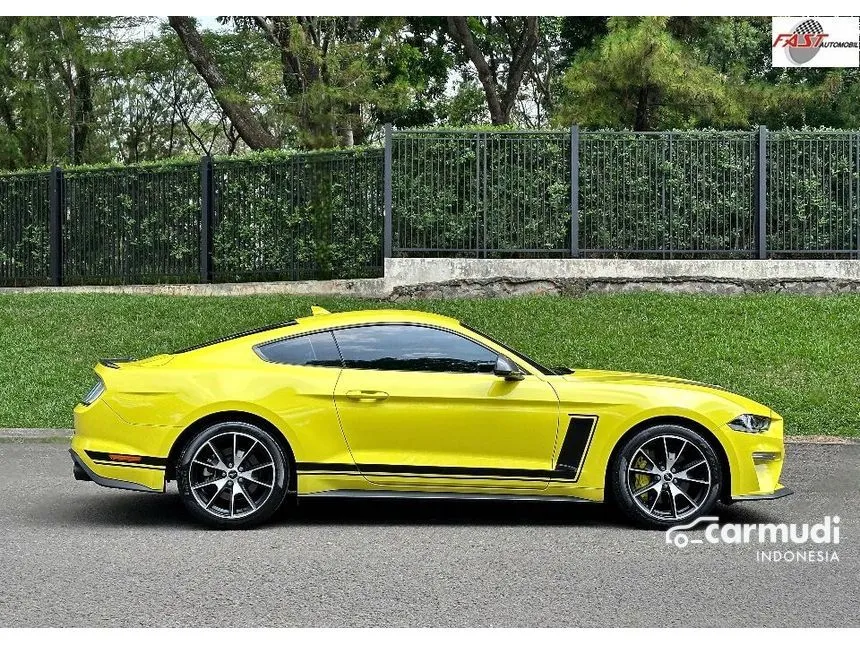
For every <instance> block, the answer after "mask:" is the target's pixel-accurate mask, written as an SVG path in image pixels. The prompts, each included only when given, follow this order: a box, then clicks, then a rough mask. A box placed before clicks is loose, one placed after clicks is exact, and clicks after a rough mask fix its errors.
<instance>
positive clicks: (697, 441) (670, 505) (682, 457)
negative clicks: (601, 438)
mask: <svg viewBox="0 0 860 645" xmlns="http://www.w3.org/2000/svg"><path fill="white" fill-rule="evenodd" d="M611 468H612V471H611V473H610V474H611V487H612V490H611V492H612V495H613V498H614V499H615V500H616V503H617V504H618V506H619V507H620V508H621V510H622V511H623V512H624V514H625V515H627V517H628V518H630V519H632V520H633V521H634V522H636V523H638V524H641V525H644V526H647V527H649V528H661V529H665V528H668V527H670V526H675V525H678V524H681V523H683V522H688V521H691V520H694V519H695V518H697V517H699V516H701V515H704V514H706V513H708V512H709V511H710V510H711V509H712V508H713V507H714V504H716V502H717V498H718V497H719V494H720V486H721V485H722V479H723V474H722V468H721V466H720V461H719V459H717V456H716V454H715V453H714V449H713V448H712V447H711V445H710V444H709V443H708V442H707V441H706V440H705V439H704V437H702V436H701V435H700V434H699V433H698V432H695V431H693V430H690V429H688V428H685V427H683V426H676V425H658V426H653V427H651V428H647V429H645V430H643V431H641V432H638V433H637V434H635V435H634V436H633V437H631V438H630V439H628V440H627V441H626V443H625V444H624V445H623V446H622V447H621V450H620V451H619V453H618V457H617V459H615V461H614V463H613V465H612V466H611Z"/></svg>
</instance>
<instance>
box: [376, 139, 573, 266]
mask: <svg viewBox="0 0 860 645" xmlns="http://www.w3.org/2000/svg"><path fill="white" fill-rule="evenodd" d="M509 129H510V128H505V127H492V128H490V127H478V128H473V129H469V130H461V131H459V132H451V133H445V132H420V131H419V132H405V133H397V134H396V135H395V137H394V140H393V147H392V191H393V202H394V208H393V219H394V240H393V247H394V249H398V250H400V251H401V252H403V253H416V252H412V251H410V249H415V248H418V249H428V251H426V252H429V253H432V254H437V253H444V254H445V255H464V256H472V257H474V256H476V255H480V256H483V255H484V250H486V252H487V253H486V254H487V255H488V256H489V257H496V256H499V255H505V256H510V255H512V254H515V253H516V250H515V249H532V250H538V251H543V252H545V253H549V254H550V255H552V253H553V252H554V251H555V252H557V251H560V250H563V249H569V248H570V245H569V241H568V240H569V223H570V211H569V207H570V154H569V151H570V138H569V135H568V134H567V133H562V132H534V133H530V134H528V135H522V134H519V133H516V132H508V131H507V130H509ZM417 253H418V254H419V255H421V254H423V253H424V252H423V251H418V252H417Z"/></svg>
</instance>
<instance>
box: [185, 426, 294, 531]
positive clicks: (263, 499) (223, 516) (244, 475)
mask: <svg viewBox="0 0 860 645" xmlns="http://www.w3.org/2000/svg"><path fill="white" fill-rule="evenodd" d="M234 461H235V463H234ZM266 464H270V465H266ZM289 474H290V473H289V460H288V459H287V457H286V455H285V454H284V451H283V449H282V448H281V446H280V444H279V443H278V442H277V441H276V440H275V439H274V437H272V436H271V435H270V434H269V433H268V432H266V431H265V430H263V429H262V428H260V427H258V426H256V425H254V424H252V423H248V422H246V421H222V422H218V423H215V424H212V425H211V426H209V427H207V428H205V429H204V430H202V431H201V432H200V433H198V434H197V435H196V436H195V437H194V438H193V439H191V441H189V442H188V444H187V445H186V446H185V447H184V448H183V449H182V452H181V453H180V454H179V458H178V461H177V465H176V483H177V486H178V488H179V494H180V495H181V496H182V501H183V503H184V504H185V507H186V508H187V509H188V511H189V512H190V513H191V515H192V516H194V518H195V519H197V520H199V521H201V522H203V523H204V524H206V525H208V526H211V527H214V528H219V529H245V528H250V527H253V526H257V525H259V524H261V523H263V522H265V521H266V520H267V519H269V518H270V517H271V516H272V515H273V514H274V513H275V512H276V511H277V510H278V509H279V508H280V507H281V505H282V504H283V502H284V499H286V497H287V492H288V482H289V481H290V477H289ZM207 501H208V504H207Z"/></svg>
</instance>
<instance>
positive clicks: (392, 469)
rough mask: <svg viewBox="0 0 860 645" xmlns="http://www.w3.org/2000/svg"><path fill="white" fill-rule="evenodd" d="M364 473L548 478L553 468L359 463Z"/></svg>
mask: <svg viewBox="0 0 860 645" xmlns="http://www.w3.org/2000/svg"><path fill="white" fill-rule="evenodd" d="M358 467H359V469H360V470H361V472H363V473H374V474H376V473H380V474H385V473H390V474H399V473H408V474H411V475H441V476H445V475H455V476H456V475H465V476H468V477H490V478H492V477H525V478H528V479H546V478H549V477H552V475H553V473H554V471H552V470H531V469H527V468H472V467H467V466H418V465H411V464H409V465H400V464H358Z"/></svg>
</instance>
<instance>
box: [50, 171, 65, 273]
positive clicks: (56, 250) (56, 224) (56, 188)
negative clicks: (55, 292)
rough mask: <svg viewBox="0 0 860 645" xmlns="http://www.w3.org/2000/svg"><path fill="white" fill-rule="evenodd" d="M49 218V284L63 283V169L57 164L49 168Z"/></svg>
mask: <svg viewBox="0 0 860 645" xmlns="http://www.w3.org/2000/svg"><path fill="white" fill-rule="evenodd" d="M49 189H50V218H49V221H48V247H49V251H50V255H49V257H50V266H49V273H50V278H51V284H52V285H53V286H55V287H60V286H62V285H63V210H64V205H65V201H66V200H65V196H64V194H63V193H64V189H65V183H64V180H63V171H62V169H61V168H59V167H58V166H54V167H53V168H51V173H50V175H49Z"/></svg>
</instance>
